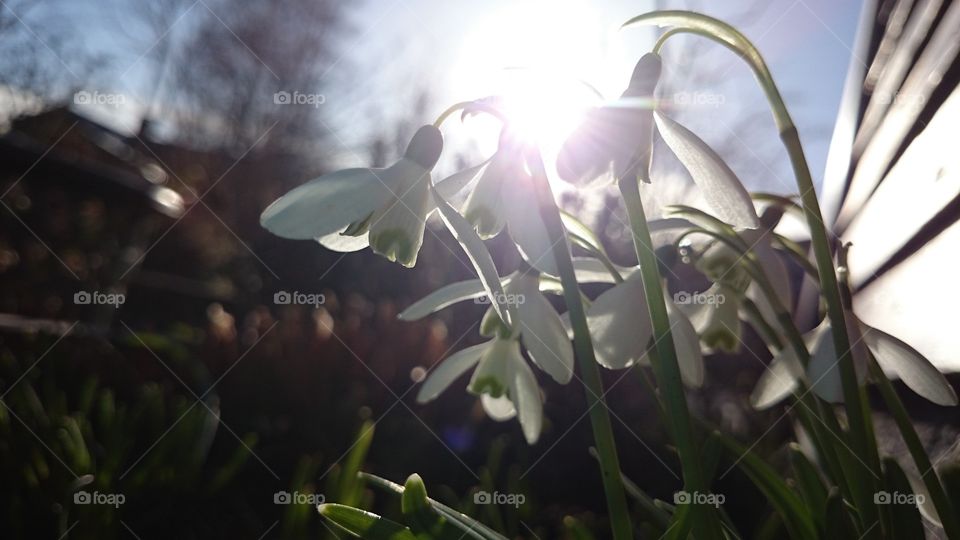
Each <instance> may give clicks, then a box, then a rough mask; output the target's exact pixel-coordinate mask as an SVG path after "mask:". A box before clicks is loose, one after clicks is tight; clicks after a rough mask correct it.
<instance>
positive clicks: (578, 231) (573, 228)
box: [560, 210, 607, 255]
mask: <svg viewBox="0 0 960 540" xmlns="http://www.w3.org/2000/svg"><path fill="white" fill-rule="evenodd" d="M560 220H561V221H562V222H563V226H564V227H565V228H566V229H567V232H569V233H570V235H571V236H574V237H577V238H579V239H580V240H582V241H583V242H584V243H585V244H587V245H588V246H590V247H591V248H593V250H594V251H596V252H598V253H603V254H604V255H606V253H607V252H606V250H604V249H603V242H601V241H600V238H598V237H597V235H596V234H594V232H593V230H592V229H590V227H587V225H586V224H585V223H584V222H582V221H580V220H579V219H577V218H576V216H574V215H573V214H571V213H569V212H567V211H565V210H560Z"/></svg>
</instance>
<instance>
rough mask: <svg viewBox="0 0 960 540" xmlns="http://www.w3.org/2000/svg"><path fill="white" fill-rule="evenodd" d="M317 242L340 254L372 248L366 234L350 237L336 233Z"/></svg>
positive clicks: (318, 239)
mask: <svg viewBox="0 0 960 540" xmlns="http://www.w3.org/2000/svg"><path fill="white" fill-rule="evenodd" d="M317 242H320V245H321V246H323V247H325V248H327V249H329V250H331V251H339V252H340V253H352V252H354V251H360V250H361V249H365V248H368V247H370V241H369V239H368V238H367V235H366V233H364V234H361V235H360V236H348V235H345V234H340V233H338V232H335V233H330V234H327V235H324V236H321V237H320V238H317Z"/></svg>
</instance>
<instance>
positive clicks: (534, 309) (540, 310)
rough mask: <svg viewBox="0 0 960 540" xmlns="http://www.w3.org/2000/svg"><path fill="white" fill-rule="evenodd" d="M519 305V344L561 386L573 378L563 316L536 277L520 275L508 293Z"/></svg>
mask: <svg viewBox="0 0 960 540" xmlns="http://www.w3.org/2000/svg"><path fill="white" fill-rule="evenodd" d="M505 292H506V294H507V299H508V301H509V300H513V301H515V303H516V311H517V318H518V320H519V322H520V340H521V341H522V342H523V346H524V347H526V349H527V353H529V354H530V358H531V359H532V360H533V362H534V363H535V364H536V365H537V366H538V367H540V369H542V370H543V371H545V372H546V373H547V374H548V375H550V376H551V377H553V379H554V380H555V381H557V382H558V383H560V384H567V383H569V382H570V379H571V378H573V346H572V345H571V344H570V339H569V338H568V337H567V332H566V329H565V328H564V326H563V321H562V319H561V318H560V315H559V314H558V313H557V312H556V310H554V309H553V306H552V305H550V302H549V301H548V300H547V299H546V298H545V297H544V296H543V294H541V293H540V285H539V280H538V279H537V278H536V277H535V276H533V275H518V276H517V277H516V278H514V280H513V281H512V282H511V283H510V285H509V286H507V288H506V289H505Z"/></svg>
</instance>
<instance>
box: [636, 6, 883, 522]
mask: <svg viewBox="0 0 960 540" xmlns="http://www.w3.org/2000/svg"><path fill="white" fill-rule="evenodd" d="M654 19H656V20H657V21H658V24H666V25H671V26H676V29H675V31H672V32H670V35H677V34H679V33H684V32H687V33H694V34H697V35H700V36H703V37H706V38H708V39H710V40H712V41H715V42H717V43H719V44H720V45H723V46H724V47H726V48H728V49H730V50H731V51H733V52H734V53H736V54H737V55H738V56H740V57H741V58H743V59H744V60H745V61H746V62H747V64H749V65H750V68H751V69H752V70H753V72H754V75H755V76H756V78H757V80H758V81H759V83H760V87H761V89H762V90H763V92H764V94H765V95H766V97H767V101H768V102H769V104H770V109H771V111H772V113H773V119H774V122H775V123H776V125H777V129H778V131H779V133H780V139H781V140H782V141H783V145H784V147H785V148H786V150H787V154H788V155H789V157H790V164H791V166H792V167H793V172H794V176H795V177H796V180H797V187H798V189H799V192H800V202H801V204H802V206H803V212H804V216H805V217H806V220H807V225H808V227H809V228H810V237H811V238H810V239H811V244H812V246H813V253H814V257H815V258H816V261H817V269H818V271H819V274H820V290H821V291H822V293H823V295H824V297H825V298H826V301H827V315H828V317H829V318H830V323H831V326H832V328H833V331H832V332H831V334H832V335H833V343H834V347H835V349H834V350H836V351H838V355H839V356H840V358H839V365H840V378H841V380H842V384H843V395H844V405H845V407H846V411H847V420H848V422H849V425H850V437H851V439H852V443H853V451H854V452H856V453H857V454H858V455H860V456H862V457H863V458H864V459H865V460H866V462H867V463H868V465H869V467H870V469H871V472H872V473H873V474H872V476H874V478H879V477H880V476H879V473H880V458H879V456H878V455H877V453H876V452H875V451H871V445H870V444H869V442H868V440H867V436H868V429H867V426H866V418H865V416H864V413H863V407H864V404H863V403H862V402H861V393H860V391H859V384H858V383H857V376H856V371H855V369H854V366H853V357H852V355H851V354H850V338H849V336H848V335H847V327H846V323H845V321H844V314H843V306H842V304H841V300H840V289H839V286H838V283H837V275H836V273H835V270H834V268H833V257H832V255H831V249H830V241H829V239H828V238H827V230H826V226H825V225H824V221H823V215H822V213H821V211H820V203H819V201H818V200H817V192H816V191H815V190H814V186H813V178H812V177H811V176H810V169H809V167H808V166H807V160H806V157H805V156H804V153H803V146H802V145H801V144H800V136H799V134H798V133H797V128H796V126H795V125H794V123H793V119H792V118H791V117H790V113H789V112H788V111H787V106H786V104H785V103H784V101H783V97H782V96H781V95H780V91H779V89H778V88H777V85H776V83H775V82H774V81H773V76H772V75H771V74H770V70H769V69H768V68H767V66H766V63H765V62H764V61H763V57H762V56H761V55H760V52H759V51H758V50H757V48H756V47H755V46H754V45H753V44H752V43H751V42H750V40H748V39H747V38H746V36H744V35H743V34H742V33H740V32H739V31H737V30H736V29H735V28H733V27H732V26H730V25H728V24H726V23H724V22H722V21H719V20H717V19H713V18H712V17H707V16H705V15H701V14H699V13H693V12H688V11H663V12H657V13H652V14H647V15H641V16H639V17H635V18H633V19H631V20H630V21H627V23H625V24H624V26H627V25H630V24H634V23H639V22H641V21H642V20H647V21H652V20H654ZM662 46H663V41H660V42H658V47H662ZM841 351H842V352H841ZM860 476H861V481H862V482H864V483H863V484H860V485H862V486H863V487H865V488H868V489H867V491H869V488H870V487H875V485H876V484H875V482H874V479H872V478H870V476H868V475H860ZM858 507H860V508H858V511H859V512H860V513H861V518H862V519H863V520H868V521H870V522H872V521H874V520H872V519H871V518H875V517H876V514H877V512H876V507H875V506H874V505H873V503H872V500H871V501H865V500H859V501H858Z"/></svg>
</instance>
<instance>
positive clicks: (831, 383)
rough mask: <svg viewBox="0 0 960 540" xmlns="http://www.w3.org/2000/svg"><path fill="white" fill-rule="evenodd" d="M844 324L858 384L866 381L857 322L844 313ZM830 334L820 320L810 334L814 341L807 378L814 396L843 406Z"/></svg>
mask: <svg viewBox="0 0 960 540" xmlns="http://www.w3.org/2000/svg"><path fill="white" fill-rule="evenodd" d="M844 321H845V322H846V326H847V336H848V337H849V338H850V344H851V350H852V355H853V365H854V368H855V369H856V372H857V380H858V381H860V382H861V383H862V382H863V380H864V378H865V377H866V370H867V360H868V357H867V348H866V344H864V342H863V334H862V333H861V332H860V321H858V320H857V317H856V315H854V314H853V313H851V312H850V311H849V310H846V311H845V312H844ZM830 330H831V329H830V320H829V318H828V319H824V320H823V322H821V323H820V325H819V326H818V327H817V328H816V329H815V330H814V332H816V333H817V338H816V343H815V345H814V347H813V348H812V349H811V350H810V354H811V358H810V364H809V365H808V366H807V378H808V379H809V380H810V385H811V388H812V389H813V391H814V393H816V394H817V395H818V396H820V397H821V398H823V399H824V400H826V401H829V402H831V403H841V402H843V384H842V382H841V379H840V366H839V362H838V361H837V353H836V349H835V348H834V345H833V333H832V332H831V331H830Z"/></svg>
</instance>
